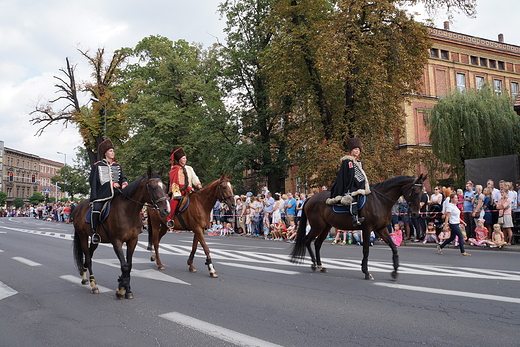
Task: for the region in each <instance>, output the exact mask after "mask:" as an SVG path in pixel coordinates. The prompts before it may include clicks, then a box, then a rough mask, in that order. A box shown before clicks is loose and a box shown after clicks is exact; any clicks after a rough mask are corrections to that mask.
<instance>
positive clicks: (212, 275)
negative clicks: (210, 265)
mask: <svg viewBox="0 0 520 347" xmlns="http://www.w3.org/2000/svg"><path fill="white" fill-rule="evenodd" d="M209 277H211V278H217V277H218V275H217V273H216V272H210V273H209Z"/></svg>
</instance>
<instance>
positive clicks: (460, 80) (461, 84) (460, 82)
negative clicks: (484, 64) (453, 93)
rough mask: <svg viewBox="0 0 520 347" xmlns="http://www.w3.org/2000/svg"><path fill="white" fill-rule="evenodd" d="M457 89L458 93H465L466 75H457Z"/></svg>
mask: <svg viewBox="0 0 520 347" xmlns="http://www.w3.org/2000/svg"><path fill="white" fill-rule="evenodd" d="M457 88H458V89H459V92H465V91H466V75H465V74H463V73H457Z"/></svg>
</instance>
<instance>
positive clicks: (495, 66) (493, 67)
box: [489, 59, 497, 69]
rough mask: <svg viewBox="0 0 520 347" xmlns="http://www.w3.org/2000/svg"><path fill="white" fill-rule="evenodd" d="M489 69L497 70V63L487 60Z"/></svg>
mask: <svg viewBox="0 0 520 347" xmlns="http://www.w3.org/2000/svg"><path fill="white" fill-rule="evenodd" d="M489 67H490V68H492V69H496V68H497V61H496V60H492V59H489Z"/></svg>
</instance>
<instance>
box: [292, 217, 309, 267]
mask: <svg viewBox="0 0 520 347" xmlns="http://www.w3.org/2000/svg"><path fill="white" fill-rule="evenodd" d="M306 236H307V216H306V215H305V209H302V216H301V217H300V222H299V224H298V232H297V234H296V243H295V244H294V247H293V250H292V252H291V261H292V262H293V263H301V262H303V259H304V258H305V251H306V246H305V238H306Z"/></svg>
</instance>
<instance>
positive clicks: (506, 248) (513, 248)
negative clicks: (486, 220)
mask: <svg viewBox="0 0 520 347" xmlns="http://www.w3.org/2000/svg"><path fill="white" fill-rule="evenodd" d="M375 244H376V245H377V244H384V242H383V241H376V242H375ZM407 247H429V248H437V244H436V243H422V242H411V241H403V243H402V244H401V246H399V248H400V249H402V248H407ZM445 248H459V246H457V247H455V245H453V244H450V245H447V246H446V247H445ZM464 248H465V249H466V250H467V251H471V250H474V249H478V250H487V251H497V252H504V251H508V252H520V244H519V243H517V244H514V245H511V246H503V247H502V249H498V248H491V247H488V246H486V247H479V246H472V245H470V244H469V242H464ZM470 253H471V252H470Z"/></svg>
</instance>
